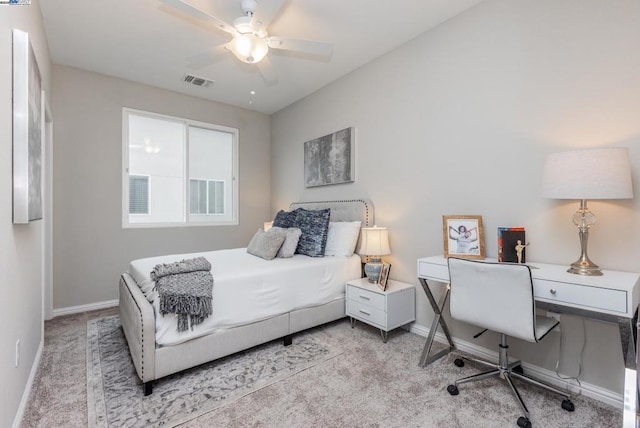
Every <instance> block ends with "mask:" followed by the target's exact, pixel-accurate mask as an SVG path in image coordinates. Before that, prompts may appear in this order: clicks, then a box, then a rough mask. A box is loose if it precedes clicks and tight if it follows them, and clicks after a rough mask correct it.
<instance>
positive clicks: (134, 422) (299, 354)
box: [87, 316, 341, 427]
mask: <svg viewBox="0 0 640 428" xmlns="http://www.w3.org/2000/svg"><path fill="white" fill-rule="evenodd" d="M340 354H341V352H337V351H336V350H335V349H332V348H331V347H330V346H327V345H325V344H322V343H320V342H319V341H318V340H316V339H314V338H312V337H310V336H308V335H300V336H296V337H295V338H294V342H293V344H292V345H291V346H287V347H285V346H283V344H282V341H274V342H270V343H267V344H265V345H261V346H258V347H255V348H252V349H250V350H248V351H244V352H241V353H237V354H234V355H232V356H229V357H225V358H221V359H219V360H216V361H213V362H211V363H207V364H204V365H201V366H198V367H196V368H193V369H190V370H186V371H183V372H181V373H178V374H175V375H172V376H167V377H166V378H164V379H160V380H159V381H156V382H154V386H153V394H151V395H149V396H147V397H145V396H144V394H143V392H142V386H141V384H140V380H139V379H138V376H137V375H136V373H135V368H134V366H133V362H132V361H131V357H130V355H129V349H128V347H127V342H126V339H125V337H124V333H123V331H122V328H121V326H120V318H119V317H117V316H112V317H106V318H100V319H97V320H93V321H89V322H88V323H87V405H88V413H89V426H91V427H143V426H144V427H156V426H163V427H173V426H176V425H178V424H181V423H183V422H186V421H189V420H191V419H193V418H196V417H198V416H200V415H203V414H205V413H208V412H210V411H212V410H215V409H217V408H220V407H221V406H224V405H226V404H229V403H231V402H232V401H234V400H236V399H238V398H241V397H243V396H245V395H247V394H250V393H252V392H255V391H257V390H259V389H261V388H264V387H266V386H268V385H272V384H274V383H276V382H278V381H280V380H283V379H285V378H287V377H289V376H292V375H294V374H296V373H299V372H301V371H303V370H306V369H308V368H310V367H313V366H314V365H317V364H318V363H321V362H323V361H327V360H329V359H331V358H334V357H336V356H338V355H340Z"/></svg>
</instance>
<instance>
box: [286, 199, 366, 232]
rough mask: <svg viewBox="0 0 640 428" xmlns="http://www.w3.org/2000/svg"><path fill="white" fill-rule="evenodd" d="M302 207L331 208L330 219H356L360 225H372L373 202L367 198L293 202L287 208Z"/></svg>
mask: <svg viewBox="0 0 640 428" xmlns="http://www.w3.org/2000/svg"><path fill="white" fill-rule="evenodd" d="M297 208H304V209H306V210H321V209H325V208H331V218H330V220H331V221H357V220H360V221H361V222H362V227H371V226H373V225H374V212H373V203H372V202H371V201H370V200H369V199H345V200H340V201H313V202H293V203H292V204H291V205H289V210H290V211H292V210H295V209H297Z"/></svg>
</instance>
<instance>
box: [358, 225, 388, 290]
mask: <svg viewBox="0 0 640 428" xmlns="http://www.w3.org/2000/svg"><path fill="white" fill-rule="evenodd" d="M358 254H360V255H361V256H369V261H368V262H367V264H365V265H364V273H365V275H366V276H367V278H369V282H372V283H377V282H378V279H380V271H381V270H382V258H381V256H386V255H387V254H391V250H390V249H389V230H388V229H387V228H386V227H377V226H373V227H363V228H362V229H361V230H360V249H359V250H358Z"/></svg>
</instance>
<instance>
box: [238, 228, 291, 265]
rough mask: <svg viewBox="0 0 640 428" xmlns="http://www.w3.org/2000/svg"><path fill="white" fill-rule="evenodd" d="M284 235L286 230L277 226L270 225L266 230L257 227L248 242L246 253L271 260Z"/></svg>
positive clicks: (285, 235) (280, 245) (276, 252)
mask: <svg viewBox="0 0 640 428" xmlns="http://www.w3.org/2000/svg"><path fill="white" fill-rule="evenodd" d="M286 237H287V232H286V231H285V230H284V229H281V228H279V227H277V228H274V227H272V228H271V229H269V230H268V231H267V232H265V231H264V230H262V229H258V231H257V232H256V234H255V235H253V238H251V242H249V246H248V247H247V253H249V254H253V255H254V256H258V257H261V258H263V259H265V260H273V259H274V258H275V256H276V254H278V250H279V249H280V247H282V243H283V242H284V240H285V238H286Z"/></svg>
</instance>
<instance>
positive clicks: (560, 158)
mask: <svg viewBox="0 0 640 428" xmlns="http://www.w3.org/2000/svg"><path fill="white" fill-rule="evenodd" d="M543 194H544V196H545V197H547V198H552V199H630V198H633V188H632V185H631V167H630V166H629V149H627V148H622V147H619V148H609V149H585V150H576V151H572V152H562V153H554V154H552V155H549V157H548V158H547V160H546V162H545V165H544V184H543Z"/></svg>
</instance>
